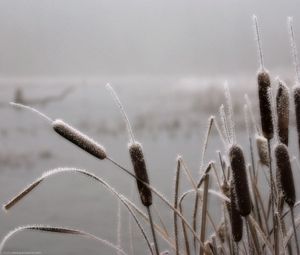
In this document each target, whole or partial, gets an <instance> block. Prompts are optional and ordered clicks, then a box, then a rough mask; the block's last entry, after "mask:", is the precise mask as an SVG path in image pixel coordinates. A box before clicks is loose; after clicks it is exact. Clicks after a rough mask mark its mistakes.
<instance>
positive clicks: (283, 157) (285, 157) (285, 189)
mask: <svg viewBox="0 0 300 255" xmlns="http://www.w3.org/2000/svg"><path fill="white" fill-rule="evenodd" d="M275 159H276V177H277V178H276V179H277V185H278V187H279V189H280V190H281V191H282V194H283V198H284V200H285V202H286V203H287V204H288V205H289V206H290V207H294V204H295V201H296V192H295V186H294V177H293V172H292V167H291V162H290V156H289V152H288V149H287V147H286V145H284V144H278V145H276V147H275Z"/></svg>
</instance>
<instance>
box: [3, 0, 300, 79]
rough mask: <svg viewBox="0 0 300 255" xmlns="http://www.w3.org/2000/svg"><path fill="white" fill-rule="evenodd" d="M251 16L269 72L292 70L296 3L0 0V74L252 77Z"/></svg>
mask: <svg viewBox="0 0 300 255" xmlns="http://www.w3.org/2000/svg"><path fill="white" fill-rule="evenodd" d="M253 14H256V15H257V16H258V19H259V22H260V25H261V32H262V40H263V50H264V55H265V63H266V65H267V67H268V68H269V69H271V70H273V69H276V70H278V69H284V70H286V69H290V68H291V62H292V61H291V57H290V54H289V52H290V48H289V40H288V34H287V26H286V18H287V16H293V17H294V23H295V30H296V35H298V38H299V37H300V35H299V34H300V32H298V31H300V26H299V24H300V4H299V1H297V0H292V1H281V0H275V1H272V2H270V1H259V0H254V1H253V0H251V1H237V0H226V1H219V0H212V1H199V0H189V1H182V0H164V1H146V0H142V1H141V0H130V1H121V0H120V1H117V0H107V1H92V0H87V1H80V0H63V1H52V0H43V1H36V0H1V1H0V36H1V40H0V56H1V57H0V77H1V78H2V79H5V78H12V77H14V78H22V77H27V78H28V77H44V76H46V77H49V76H51V77H52V78H54V77H76V78H86V77H90V76H112V75H176V76H203V77H209V76H216V75H228V76H229V75H230V76H231V75H232V76H233V75H240V74H244V73H246V74H249V73H250V74H253V73H254V72H255V71H256V69H257V56H256V45H255V42H254V36H253V27H252V18H251V17H252V15H253ZM297 42H298V45H299V40H298V41H297Z"/></svg>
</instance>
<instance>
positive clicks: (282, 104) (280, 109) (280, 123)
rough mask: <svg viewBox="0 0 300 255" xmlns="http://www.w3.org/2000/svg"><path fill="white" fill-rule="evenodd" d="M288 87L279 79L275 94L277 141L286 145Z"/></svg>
mask: <svg viewBox="0 0 300 255" xmlns="http://www.w3.org/2000/svg"><path fill="white" fill-rule="evenodd" d="M289 101H290V98H289V89H288V87H287V86H286V85H285V84H284V82H283V81H280V80H279V86H278V90H277V95H276V111H277V129H278V136H279V141H280V142H281V143H283V144H285V145H286V146H288V144H289Z"/></svg>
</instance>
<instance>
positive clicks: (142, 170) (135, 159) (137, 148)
mask: <svg viewBox="0 0 300 255" xmlns="http://www.w3.org/2000/svg"><path fill="white" fill-rule="evenodd" d="M129 154H130V158H131V162H132V165H133V169H134V172H135V176H136V177H137V178H138V179H139V180H137V187H138V191H139V193H140V198H141V201H142V203H143V205H144V206H150V205H151V204H152V193H151V190H150V189H149V187H147V186H146V185H145V184H144V183H142V182H141V181H143V182H145V183H147V184H149V178H148V173H147V168H146V162H145V159H144V154H143V150H142V146H141V144H140V143H138V142H134V143H131V144H129ZM140 180H141V181H140Z"/></svg>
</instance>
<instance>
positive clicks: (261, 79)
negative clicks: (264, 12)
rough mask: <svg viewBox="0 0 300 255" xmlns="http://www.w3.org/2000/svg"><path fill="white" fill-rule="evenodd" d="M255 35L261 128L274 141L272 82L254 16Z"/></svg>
mask: <svg viewBox="0 0 300 255" xmlns="http://www.w3.org/2000/svg"><path fill="white" fill-rule="evenodd" d="M253 24H254V33H255V36H256V42H257V49H258V58H259V64H260V68H259V72H258V74H257V82H258V98H259V109H260V118H261V127H262V132H263V135H264V136H265V137H266V138H267V139H268V140H270V139H272V138H273V135H274V128H273V118H272V107H271V101H270V100H271V99H270V88H271V81H270V76H269V74H268V72H267V71H266V69H265V67H264V57H263V50H262V45H261V44H262V43H261V38H260V31H259V25H258V21H257V17H256V16H255V15H253Z"/></svg>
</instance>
